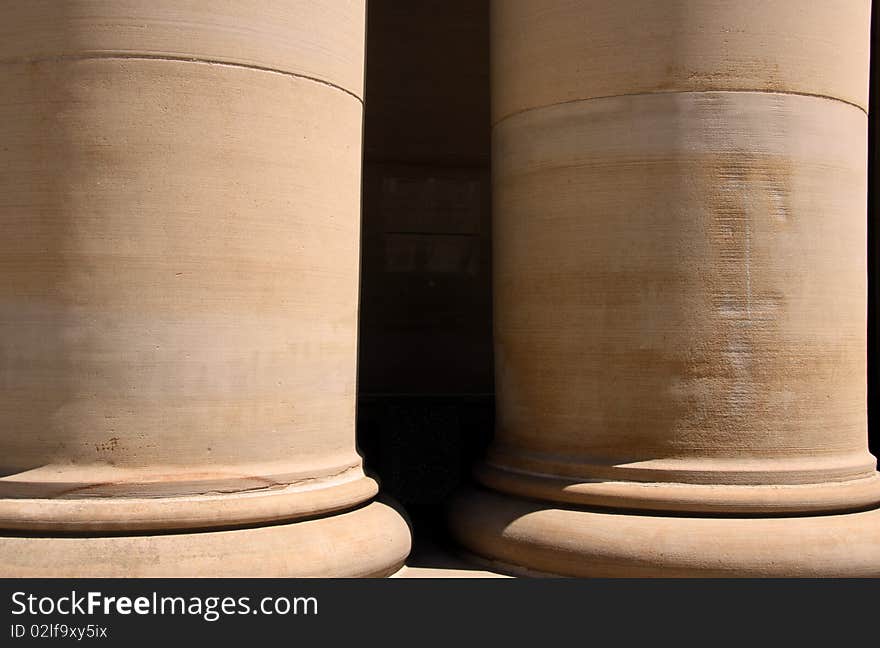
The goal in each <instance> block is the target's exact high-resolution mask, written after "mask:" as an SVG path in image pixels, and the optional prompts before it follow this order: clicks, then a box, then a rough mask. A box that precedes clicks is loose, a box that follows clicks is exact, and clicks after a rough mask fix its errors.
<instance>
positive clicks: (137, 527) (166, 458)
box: [0, 0, 409, 576]
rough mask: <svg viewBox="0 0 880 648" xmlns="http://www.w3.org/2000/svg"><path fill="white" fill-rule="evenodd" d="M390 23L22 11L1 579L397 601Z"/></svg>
mask: <svg viewBox="0 0 880 648" xmlns="http://www.w3.org/2000/svg"><path fill="white" fill-rule="evenodd" d="M364 4H365V3H364V0H294V1H287V2H282V1H281V0H272V1H271V2H263V3H259V7H258V8H257V7H255V6H254V4H253V3H250V2H244V1H241V0H65V1H63V2H57V1H55V0H31V1H29V2H17V3H4V5H3V6H2V8H0V11H2V16H0V88H2V90H0V142H2V149H0V228H2V234H0V470H2V473H0V575H3V576H380V575H387V574H389V573H392V572H394V571H395V570H397V569H398V567H399V566H400V565H401V564H402V562H403V560H404V558H405V557H406V554H407V552H408V550H409V532H408V529H407V526H406V524H405V522H404V521H403V519H402V518H401V517H400V516H399V515H398V514H397V513H396V512H395V511H394V510H392V509H391V508H389V507H388V506H386V505H384V504H380V503H376V502H372V503H371V499H372V498H373V496H374V495H375V494H376V491H377V486H376V483H375V482H374V481H373V480H372V479H369V478H367V477H366V476H365V475H364V472H363V470H362V467H361V459H360V457H359V456H358V454H357V452H356V449H355V433H354V416H355V370H356V342H357V304H358V265H359V251H358V247H359V209H360V208H359V200H360V169H361V119H362V100H361V98H362V88H363V54H364Z"/></svg>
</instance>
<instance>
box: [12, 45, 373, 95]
mask: <svg viewBox="0 0 880 648" xmlns="http://www.w3.org/2000/svg"><path fill="white" fill-rule="evenodd" d="M113 59H120V60H135V61H137V60H141V61H172V62H176V63H202V64H204V65H223V66H227V67H234V68H241V69H244V70H257V71H259V72H271V73H274V74H283V75H284V76H289V77H294V78H296V79H305V80H307V81H314V82H315V83H320V84H321V85H325V86H328V87H330V88H334V89H336V90H339V91H341V92H344V93H345V94H347V95H349V96H351V97H354V98H355V99H357V100H358V102H359V103H360V104H361V105H363V103H364V101H363V99H361V98H360V97H359V96H357V95H356V94H355V93H354V92H352V91H351V90H348V89H346V88H343V87H342V86H339V85H336V84H335V83H331V82H330V81H325V80H324V79H319V78H318V77H313V76H309V75H308V74H301V73H299V72H290V71H288V70H281V69H279V68H273V67H269V66H265V65H254V64H251V63H236V62H235V61H223V60H220V59H211V58H202V57H197V56H169V55H167V54H125V53H123V52H107V53H101V52H96V53H93V54H62V55H61V56H49V57H43V58H39V57H38V58H26V57H22V58H18V59H5V60H2V61H0V64H3V65H13V64H19V65H20V64H24V63H52V62H61V61H91V60H113Z"/></svg>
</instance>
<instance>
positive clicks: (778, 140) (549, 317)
mask: <svg viewBox="0 0 880 648" xmlns="http://www.w3.org/2000/svg"><path fill="white" fill-rule="evenodd" d="M865 125H866V116H865V114H864V112H862V111H861V110H860V109H858V108H856V107H854V106H851V105H849V104H846V103H843V102H839V101H830V100H827V99H820V98H815V97H804V96H799V95H790V94H772V93H729V92H706V93H676V94H648V95H638V96H631V97H630V96H627V97H614V98H607V99H594V100H590V101H584V102H572V103H566V104H560V105H558V106H554V107H550V108H544V109H542V110H536V111H530V112H526V113H521V114H519V115H517V116H515V117H511V118H510V119H508V120H505V121H504V122H502V123H501V124H499V125H498V126H496V128H495V138H494V153H495V156H494V183H495V191H496V195H495V203H494V204H495V209H496V214H495V220H494V226H493V233H494V238H495V241H494V245H495V269H494V282H495V345H496V353H495V359H496V360H495V361H496V385H497V390H498V422H497V425H498V433H497V435H496V441H495V445H494V447H493V449H492V450H491V451H490V455H489V459H488V462H489V464H490V465H491V466H492V467H493V469H495V473H493V474H495V475H496V478H495V479H494V480H493V482H492V484H491V485H492V486H496V487H501V488H503V489H504V490H510V491H514V492H520V493H523V494H528V495H530V496H546V493H547V490H546V489H545V490H544V495H538V492H537V491H536V489H535V488H532V487H530V486H526V485H522V486H521V487H518V488H517V487H513V488H508V485H509V484H512V483H513V482H515V481H517V480H518V479H519V477H520V476H521V477H522V479H521V481H522V482H526V481H531V483H533V484H534V482H535V480H537V479H538V478H540V476H541V475H544V476H546V477H547V479H549V480H553V479H557V478H558V479H563V480H566V481H569V482H571V483H573V484H577V483H578V482H584V483H586V482H590V481H591V480H598V481H600V482H664V483H665V482H668V483H679V484H703V485H713V486H722V485H751V486H755V487H760V486H781V485H787V486H788V485H790V486H795V485H801V486H802V485H807V484H814V485H816V488H815V489H814V491H815V492H814V494H815V495H816V496H817V499H816V501H815V502H812V503H811V502H810V501H809V499H810V498H809V497H803V491H800V494H797V492H796V491H779V490H774V491H773V493H772V494H771V493H770V492H768V493H767V494H766V495H764V496H762V495H760V494H757V497H755V496H753V495H750V496H747V497H745V498H743V499H742V500H741V501H738V497H731V499H729V500H727V502H726V503H725V504H724V508H725V510H729V511H740V512H754V511H755V508H756V506H757V508H758V509H759V510H761V505H760V501H761V500H763V501H765V502H766V503H767V507H766V511H771V510H774V509H776V510H786V508H787V509H791V508H793V506H795V505H796V504H797V503H798V501H800V502H801V503H802V504H804V505H805V509H804V510H828V509H829V508H831V509H834V508H835V507H839V508H840V509H851V508H853V507H854V506H856V507H857V506H862V505H865V504H868V503H878V502H880V480H877V479H876V478H874V475H875V472H874V470H875V466H876V462H875V460H874V458H873V457H872V456H871V455H870V454H868V452H867V449H866V446H865V429H866V413H865V386H864V380H865V371H866V366H865V363H866V360H865V358H866V350H865V343H866V338H865V317H866V304H865V291H866V272H865V267H866V258H865V250H866V242H865V231H866V226H865V221H864V213H865V195H866V177H865V156H866V153H865V147H864V137H865ZM505 469H506V470H508V474H507V475H506V476H504V478H503V479H502V478H498V477H497V473H498V471H503V470H505ZM484 474H486V473H485V472H484ZM826 483H827V484H828V485H827V486H826ZM839 483H851V488H849V489H847V488H837V487H836V485H837V484H839ZM578 488H579V489H580V490H582V491H585V490H587V489H592V491H593V493H594V495H595V494H598V493H599V491H600V490H601V489H602V488H606V489H607V485H605V486H597V487H591V486H587V485H583V486H580V487H578ZM637 488H638V487H637ZM637 488H634V489H632V490H631V492H630V493H629V495H630V496H635V495H636V490H637ZM568 490H569V491H571V489H568ZM641 490H642V491H644V492H648V489H646V488H642V489H641ZM702 490H703V492H706V491H708V490H709V489H702ZM733 492H736V491H735V489H734V491H729V493H731V494H732V493H733ZM739 492H742V491H739ZM783 492H788V493H790V494H791V498H790V501H787V502H786V501H784V500H785V499H786V498H787V496H785V495H781V494H782V493H783ZM780 496H781V497H780ZM699 497H700V496H699V495H698V494H697V493H696V492H694V493H693V494H692V495H690V496H688V495H680V496H671V497H667V498H666V499H667V501H670V502H672V504H673V508H674V509H679V508H682V506H684V502H685V501H690V505H689V506H690V508H688V510H697V511H700V510H707V507H708V508H709V509H713V508H716V507H715V506H714V505H711V504H707V506H703V505H701V504H700V501H699ZM851 497H853V499H850V498H851ZM564 499H566V500H571V497H565V498H564ZM599 499H601V498H599ZM649 499H653V498H652V497H650V496H649ZM676 499H678V500H679V502H678V503H675V502H674V500H676ZM714 499H715V500H721V499H723V497H722V496H720V495H719V496H718V497H715V498H714ZM612 500H614V498H609V500H608V501H606V502H604V503H605V504H608V505H611V506H619V505H621V502H620V501H612ZM582 503H593V504H595V503H600V502H597V501H596V500H595V499H592V500H587V501H584V502H582ZM738 505H741V506H738ZM649 507H650V506H649Z"/></svg>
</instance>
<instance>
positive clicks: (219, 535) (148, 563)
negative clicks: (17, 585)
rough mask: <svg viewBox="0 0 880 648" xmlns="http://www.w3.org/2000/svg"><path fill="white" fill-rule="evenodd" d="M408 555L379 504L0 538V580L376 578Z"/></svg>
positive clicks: (401, 527)
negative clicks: (261, 521) (116, 531)
mask: <svg viewBox="0 0 880 648" xmlns="http://www.w3.org/2000/svg"><path fill="white" fill-rule="evenodd" d="M409 550H410V531H409V527H408V526H407V524H406V522H405V521H404V519H403V518H402V517H401V516H400V514H399V513H398V512H397V511H396V510H394V509H393V508H391V507H390V506H388V505H387V504H383V503H381V502H373V503H371V504H367V505H365V506H363V507H361V508H357V509H354V510H352V511H348V512H345V513H340V514H337V515H330V516H327V517H321V518H315V519H310V520H300V521H297V522H291V523H287V524H274V525H271V526H261V527H254V528H246V529H230V530H223V531H204V532H196V533H168V534H157V535H126V536H81V535H80V536H40V535H24V534H22V535H12V534H11V533H10V532H8V531H6V532H3V531H0V577H13V578H18V577H24V578H178V577H180V578H185V577H226V578H246V577H253V578H261V577H262V578H353V577H366V578H379V577H385V576H390V575H392V574H394V573H395V572H397V571H398V570H399V569H400V568H401V567H402V566H403V563H404V560H405V559H406V557H407V555H408V554H409Z"/></svg>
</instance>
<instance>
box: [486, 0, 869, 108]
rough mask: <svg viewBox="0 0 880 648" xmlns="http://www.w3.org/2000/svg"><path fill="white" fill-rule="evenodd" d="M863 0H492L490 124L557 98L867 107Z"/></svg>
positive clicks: (865, 9) (866, 23) (865, 0)
mask: <svg viewBox="0 0 880 648" xmlns="http://www.w3.org/2000/svg"><path fill="white" fill-rule="evenodd" d="M870 12H871V2H870V0H823V1H822V2H796V1H792V0H736V1H735V2H730V1H729V0H624V1H621V0H494V1H493V2H492V16H491V23H490V24H491V28H492V60H493V63H492V106H493V108H492V112H493V122H495V123H497V122H499V121H501V120H502V119H504V118H505V117H508V116H510V115H512V114H515V113H517V112H520V111H523V110H532V109H535V108H539V107H543V106H549V105H552V104H557V103H562V102H566V101H577V100H583V99H592V98H596V97H608V96H617V95H631V94H639V93H646V92H681V91H704V90H752V91H762V92H790V93H799V94H807V95H817V96H822V97H832V98H835V99H840V100H842V101H846V102H849V103H852V104H854V105H856V106H859V107H861V108H862V109H865V110H866V109H867V106H868V65H869V56H868V50H869V26H870V19H869V17H870Z"/></svg>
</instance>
